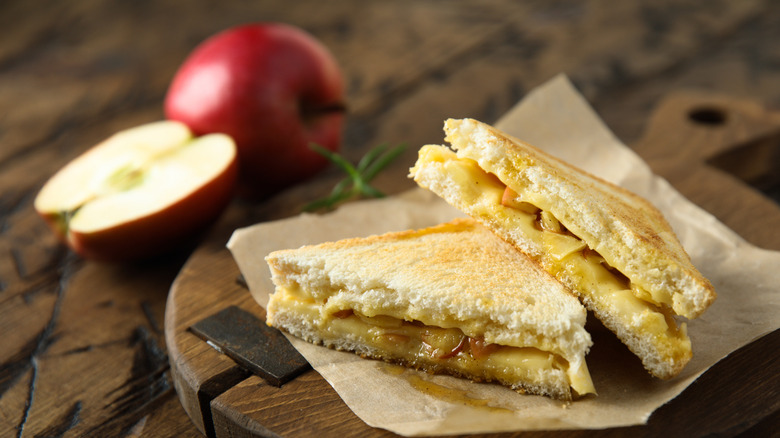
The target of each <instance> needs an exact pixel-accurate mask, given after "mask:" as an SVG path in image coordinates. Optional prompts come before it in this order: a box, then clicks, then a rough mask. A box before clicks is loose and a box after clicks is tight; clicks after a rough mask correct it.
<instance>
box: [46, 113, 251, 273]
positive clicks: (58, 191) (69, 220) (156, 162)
mask: <svg viewBox="0 0 780 438" xmlns="http://www.w3.org/2000/svg"><path fill="white" fill-rule="evenodd" d="M236 162H237V153H236V147H235V144H234V142H233V140H232V139H230V137H228V136H226V135H224V134H212V135H206V136H203V137H198V138H194V137H193V135H192V132H191V131H190V130H189V128H187V126H185V125H184V124H182V123H180V122H174V121H163V122H155V123H149V124H146V125H142V126H139V127H136V128H132V129H128V130H126V131H122V132H119V133H117V134H114V135H113V136H111V137H110V138H108V139H107V140H105V141H103V142H102V143H100V144H98V145H97V146H94V147H93V148H91V149H89V150H88V151H86V152H85V153H84V154H82V155H81V156H79V157H77V158H76V159H74V160H73V161H71V162H70V163H68V164H67V165H66V166H65V167H63V168H62V169H61V170H60V171H59V172H57V173H56V174H55V175H54V176H53V177H52V178H51V179H50V180H49V181H48V182H47V183H46V184H45V185H44V186H43V188H42V189H41V191H40V192H39V193H38V196H37V197H36V198H35V210H36V211H37V212H38V214H40V215H41V216H42V217H43V218H44V220H46V222H47V223H48V224H49V226H50V227H51V228H52V229H53V230H54V231H55V232H56V233H57V234H58V235H59V237H60V238H62V240H63V241H65V242H66V243H67V244H68V245H69V246H70V247H71V248H72V249H73V250H74V251H75V252H77V253H78V254H80V255H82V256H84V257H86V258H93V259H102V260H129V259H136V258H141V257H147V256H151V255H156V254H159V253H161V252H164V251H167V250H170V249H172V247H173V246H174V245H176V244H179V243H181V242H182V241H183V240H185V239H187V238H188V237H191V236H192V234H194V233H196V232H198V231H200V230H201V229H203V227H205V226H206V225H208V224H209V223H211V222H212V221H213V220H214V219H216V217H217V216H218V215H219V214H220V212H221V211H222V210H223V209H224V207H225V206H226V205H227V203H228V202H229V201H230V199H231V198H232V196H233V191H234V188H235V184H236V179H237V164H236Z"/></svg>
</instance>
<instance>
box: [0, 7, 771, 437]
mask: <svg viewBox="0 0 780 438" xmlns="http://www.w3.org/2000/svg"><path fill="white" fill-rule="evenodd" d="M250 21H284V22H288V23H292V24H295V25H298V26H301V27H303V28H304V29H306V30H308V31H310V32H312V33H313V34H314V35H315V36H316V37H318V38H320V39H321V40H322V41H323V42H324V43H325V44H326V45H327V46H328V47H329V48H331V50H332V51H333V53H334V55H335V56H336V58H337V59H338V60H339V62H340V63H341V64H342V66H343V68H344V72H345V77H346V78H347V84H348V103H349V113H348V124H347V128H346V133H345V134H346V135H345V144H344V153H345V155H346V156H347V157H349V158H351V159H356V158H357V157H359V156H360V155H362V154H363V152H364V151H365V150H367V148H369V147H370V146H373V145H375V144H378V143H381V142H391V143H401V142H405V143H408V144H409V145H410V148H409V150H408V151H407V153H406V154H405V155H403V156H402V158H401V159H400V160H399V161H398V162H397V163H396V164H395V165H394V166H392V168H390V169H389V170H388V171H387V172H385V173H384V174H382V175H380V177H379V178H378V181H377V185H378V186H379V187H380V188H381V189H383V190H385V191H386V192H388V193H397V192H400V191H403V190H405V189H407V188H410V187H411V184H412V183H411V182H410V181H408V179H407V178H406V172H407V168H408V166H409V164H411V162H412V161H413V157H414V150H415V149H416V147H417V146H418V145H420V144H422V143H426V142H438V141H440V137H441V126H440V125H441V120H442V119H444V118H445V117H449V116H463V115H468V116H472V117H476V118H479V119H482V120H485V121H488V122H492V121H494V120H495V119H496V118H497V117H499V116H500V115H501V114H502V113H504V112H505V111H506V110H507V109H508V108H509V107H510V106H511V105H512V104H514V103H515V102H516V101H517V100H518V99H519V98H520V97H522V96H523V95H524V94H525V92H527V91H528V90H529V89H531V88H532V87H534V86H536V85H538V84H540V83H541V82H543V81H545V80H546V79H548V78H549V77H551V76H553V75H555V74H557V73H559V72H562V71H563V72H565V73H567V74H569V76H570V77H571V78H572V79H573V80H574V82H575V83H576V84H577V86H578V87H579V88H580V89H581V90H582V91H583V92H584V93H585V95H586V96H587V97H588V99H589V100H590V101H591V102H593V103H594V105H595V107H596V109H597V110H598V111H599V112H600V113H601V114H602V116H603V117H604V118H605V120H606V121H607V123H608V124H609V126H610V127H611V128H613V129H614V130H615V132H616V133H618V135H619V136H620V137H621V138H623V139H624V140H626V141H628V142H629V143H634V142H635V141H636V140H637V139H639V138H640V137H641V134H642V128H643V127H644V126H645V123H646V122H647V119H648V117H649V116H650V114H651V110H652V108H654V107H655V106H656V104H657V103H658V99H659V98H660V97H661V96H663V95H667V94H668V93H669V92H671V91H675V90H678V89H682V88H695V89H700V90H703V91H707V92H720V93H725V94H727V95H736V96H740V97H743V98H746V99H751V100H755V101H758V102H760V103H762V104H764V105H765V106H768V107H770V108H771V107H774V108H780V48H779V46H778V45H777V44H776V41H778V40H780V4H778V3H777V2H772V1H768V0H767V1H760V0H749V1H740V2H726V1H711V2H697V1H692V0H683V1H661V2H656V1H643V2H612V1H607V0H588V1H574V0H562V1H556V2H503V1H489V0H478V1H465V0H457V1H451V2H446V3H444V2H438V1H411V0H406V1H399V2H364V1H358V0H349V1H344V2H338V3H333V2H315V1H311V0H305V1H297V2H286V1H285V2H283V1H278V0H273V1H263V2H243V1H238V0H234V1H224V2H218V3H215V2H205V1H195V2H192V1H187V2H185V1H182V0H164V1H155V2H126V1H125V2H123V1H118V0H111V1H99V0H81V1H78V2H61V1H56V0H38V1H35V2H28V1H22V0H7V1H3V2H1V3H0V29H2V38H0V333H2V334H3V337H2V341H1V342H0V435H2V436H15V435H20V436H35V435H41V434H50V435H63V434H64V435H89V434H93V435H94V434H96V433H98V432H100V433H102V434H105V435H123V434H131V435H132V434H141V433H143V434H144V435H151V436H188V435H193V434H196V435H197V434H198V432H197V429H196V428H195V426H193V425H192V424H191V422H190V420H189V419H188V418H187V415H185V414H184V410H183V409H182V406H181V405H180V404H179V401H178V400H177V397H176V394H175V392H174V389H173V379H172V378H171V376H170V370H169V369H168V368H167V360H166V359H167V354H168V349H167V347H166V345H165V340H164V336H163V334H162V327H163V314H164V310H165V309H164V308H165V300H166V296H167V293H168V290H169V288H170V285H171V283H172V281H173V280H174V278H176V274H177V273H178V271H179V269H180V268H181V267H182V265H183V264H184V261H185V260H186V259H187V258H188V257H189V255H190V254H191V252H192V249H193V248H195V246H196V243H197V242H196V241H195V242H193V243H192V245H190V247H188V248H181V250H180V251H177V252H176V253H175V254H167V255H161V256H160V257H159V258H157V259H155V260H150V261H147V262H144V263H139V264H131V265H122V266H111V265H103V264H97V263H92V262H86V261H83V260H79V259H77V258H76V257H75V256H74V255H73V254H72V253H70V252H69V251H68V250H66V249H65V248H64V247H63V246H61V245H60V244H59V243H58V242H57V241H56V239H54V237H53V236H52V235H51V233H49V232H48V230H47V229H46V228H45V226H44V224H43V223H42V221H40V220H39V219H38V218H37V217H36V216H35V214H34V212H33V209H32V201H33V199H34V197H35V194H36V193H37V191H38V189H39V188H40V187H41V186H42V184H43V183H44V181H45V180H46V179H47V178H48V177H49V176H50V175H52V174H53V173H54V172H55V171H56V170H57V169H59V168H60V167H61V166H62V165H64V164H65V163H66V162H68V161H69V160H70V159H72V158H74V157H75V156H77V155H78V154H80V153H81V152H83V151H84V150H86V149H87V148H88V147H90V146H91V145H93V144H95V143H96V142H98V141H100V140H102V139H104V138H105V137H107V136H108V135H110V134H111V133H113V132H116V131H117V130H119V129H123V128H127V127H131V126H134V125H138V124H141V123H144V122H149V121H153V120H157V119H159V118H161V117H162V99H163V98H164V95H165V90H166V87H167V85H168V83H169V81H170V78H171V77H172V75H173V73H174V72H175V70H176V68H177V66H178V65H179V64H180V63H181V61H182V60H183V59H184V57H185V56H186V54H187V53H188V52H189V51H190V50H192V48H193V47H194V46H195V45H196V44H197V43H198V42H200V41H202V40H203V39H205V38H206V37H207V36H209V35H212V34H214V33H216V32H218V31H220V30H222V29H225V28H227V27H230V26H233V25H236V24H240V23H246V22H250ZM338 178H339V175H338V174H337V173H336V172H335V171H334V170H329V171H327V172H324V173H323V174H322V175H320V176H319V177H318V178H317V179H315V180H312V181H310V182H308V183H305V184H301V185H299V186H297V187H295V188H292V189H290V190H289V191H287V192H285V193H284V194H280V195H279V196H276V197H274V198H272V199H269V200H267V201H266V202H263V203H257V204H248V203H243V202H240V201H236V202H235V203H234V204H233V205H232V206H231V209H230V211H228V213H227V215H226V217H228V218H229V220H228V221H227V222H228V223H232V224H239V223H243V224H247V223H252V222H256V221H262V220H270V219H277V218H281V217H285V216H290V215H293V214H296V213H297V212H298V211H299V209H300V207H301V206H302V205H303V204H305V203H306V202H308V201H310V200H312V199H314V198H316V197H319V196H322V195H323V194H324V193H326V192H327V191H328V190H329V189H330V187H331V186H332V184H333V183H334V182H335V181H336V180H337V179H338ZM703 202H706V200H704V201H703ZM735 222H739V219H736V218H735ZM759 228H760V227H759ZM740 232H743V231H740ZM744 232H745V233H746V234H749V233H751V232H752V231H750V230H744ZM222 237H224V234H222V235H220V233H213V234H211V235H210V236H209V237H208V238H205V237H204V239H205V240H201V241H203V242H205V244H206V246H207V247H213V248H219V247H221V246H222V245H223V244H224V241H222V240H220V239H221V238H222ZM750 239H751V240H754V239H761V237H760V235H759V234H756V235H755V236H754V237H751V238H750ZM199 250H200V249H199ZM204 354H206V353H204ZM228 369H230V367H228ZM226 378H227V380H230V379H231V378H235V376H233V375H230V373H228V375H227V376H226ZM213 385H215V386H219V385H218V384H217V383H213ZM206 389H207V390H209V391H214V390H215V388H212V387H209V388H206Z"/></svg>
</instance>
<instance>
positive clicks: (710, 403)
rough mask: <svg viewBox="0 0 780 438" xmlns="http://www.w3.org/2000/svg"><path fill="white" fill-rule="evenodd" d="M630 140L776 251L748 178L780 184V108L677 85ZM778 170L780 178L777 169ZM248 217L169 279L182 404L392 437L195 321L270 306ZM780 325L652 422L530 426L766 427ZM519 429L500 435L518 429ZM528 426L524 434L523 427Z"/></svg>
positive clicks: (285, 428)
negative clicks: (245, 246) (246, 250)
mask: <svg viewBox="0 0 780 438" xmlns="http://www.w3.org/2000/svg"><path fill="white" fill-rule="evenodd" d="M634 149H635V150H636V151H637V152H638V153H639V154H640V155H641V156H642V157H643V158H644V159H645V160H646V161H647V162H648V163H649V164H650V165H651V167H653V170H654V171H655V172H656V173H657V174H660V175H662V176H663V177H665V178H666V179H668V180H669V181H670V182H671V183H672V184H673V185H674V186H675V187H676V188H677V189H678V190H679V191H681V192H682V193H683V194H684V195H685V196H686V197H688V198H689V199H690V200H691V201H693V202H694V203H696V204H698V205H700V206H701V207H703V208H705V209H706V210H708V211H709V212H711V213H713V214H714V215H715V216H717V217H718V218H719V219H720V220H721V221H723V222H724V223H725V224H726V225H728V226H729V227H731V228H732V229H734V230H735V231H736V232H738V233H739V234H740V235H742V236H743V237H744V238H745V239H747V240H748V241H750V242H752V243H754V244H756V245H758V246H760V247H763V248H768V249H774V250H780V232H779V231H778V230H780V206H778V204H777V203H776V202H773V201H772V200H771V199H769V198H768V197H767V196H766V195H765V194H764V193H762V192H761V191H759V190H757V189H755V188H753V187H752V186H751V185H749V184H747V183H746V181H748V182H750V183H751V184H753V185H754V186H764V187H765V188H766V189H767V190H771V188H772V187H775V193H777V190H776V188H777V187H780V185H778V182H780V114H779V113H772V112H768V111H766V110H765V109H764V108H762V107H761V106H759V105H757V104H755V103H753V102H746V101H738V100H734V99H730V98H726V97H713V96H709V95H706V94H697V93H676V94H674V95H671V96H669V97H668V98H666V99H664V100H663V101H662V102H661V103H660V105H659V106H658V108H657V109H656V111H655V112H654V115H653V117H652V118H651V119H650V121H649V123H648V126H647V129H646V132H645V135H644V136H643V138H642V139H641V140H640V141H639V142H638V143H637V144H636V145H634ZM775 175H779V176H775ZM242 220H245V218H242V217H240V215H230V214H228V215H227V216H226V217H225V218H223V220H222V221H221V222H220V224H218V226H217V227H216V229H215V231H214V234H213V235H212V236H211V237H210V238H209V239H208V240H207V241H206V243H204V244H203V245H202V246H201V247H200V248H198V249H197V250H196V251H195V252H194V254H193V255H192V257H191V258H190V259H189V260H188V262H187V263H186V265H185V266H184V268H183V269H182V271H181V272H180V274H179V275H178V277H177V279H176V281H175V282H174V283H173V285H172V288H171V291H170V294H169V297H168V302H167V307H166V315H165V336H166V341H167V344H168V352H169V360H170V364H171V372H172V375H173V378H174V383H175V385H176V390H177V393H178V395H179V399H180V400H181V403H182V405H183V406H184V408H185V410H186V411H187V413H188V415H189V416H190V418H191V419H192V421H193V423H194V424H195V425H196V426H197V427H198V429H200V430H201V432H204V433H205V434H206V435H208V436H219V437H222V436H231V437H235V436H309V435H312V434H315V433H317V432H322V431H327V432H328V433H327V435H328V436H356V437H358V436H359V437H380V436H381V437H384V436H392V435H393V434H392V433H390V432H387V431H384V430H381V429H374V428H371V427H369V426H367V425H366V424H364V423H363V422H362V421H361V420H360V419H359V418H357V417H356V416H355V415H354V414H353V413H352V412H351V411H350V410H349V408H348V407H347V406H346V405H345V404H344V403H343V402H342V401H341V399H340V398H339V396H338V395H337V394H336V392H335V391H334V390H333V389H332V388H331V387H330V386H329V384H328V383H327V382H326V381H325V380H324V379H323V378H322V377H320V375H319V374H318V373H317V372H315V371H308V372H306V373H304V374H303V375H301V376H299V377H297V378H296V379H294V380H293V381H291V382H288V383H286V384H285V385H284V386H282V387H281V388H276V387H274V386H270V385H268V384H266V383H265V382H264V381H263V380H262V379H261V378H259V377H257V376H254V375H252V374H250V373H249V372H247V371H245V370H244V369H242V368H241V367H239V366H238V365H236V363H235V362H234V361H233V360H231V359H229V358H228V357H227V356H225V355H222V354H221V353H219V352H217V351H216V350H215V349H214V348H212V347H211V346H209V345H208V344H207V343H206V342H204V341H203V340H202V339H200V338H199V337H197V336H195V335H194V334H193V333H192V332H191V331H190V330H189V327H190V326H192V325H193V324H194V323H196V322H198V321H200V320H202V319H204V318H206V317H208V316H211V315H213V314H214V313H216V312H218V311H220V310H222V309H224V308H226V307H228V306H230V305H235V306H238V307H240V308H242V309H244V310H247V311H249V312H251V313H253V314H256V315H257V316H258V317H260V318H264V316H265V315H264V311H263V309H261V308H260V307H259V306H258V305H257V304H256V303H255V302H254V301H253V300H252V298H251V296H250V294H249V292H248V290H247V289H246V287H245V286H244V285H243V284H242V283H241V281H240V273H239V270H238V268H237V266H236V265H235V263H234V261H233V259H232V257H231V255H230V253H229V252H228V251H227V249H225V246H224V245H225V243H226V241H227V238H228V237H229V234H230V232H231V231H232V230H233V229H235V228H236V227H238V226H244V225H248V224H245V223H242ZM778 268H780V267H778ZM778 364H780V331H775V332H774V333H772V334H769V335H767V336H764V337H763V338H761V339H759V340H758V341H755V342H753V343H752V344H750V345H748V346H746V347H744V348H742V349H740V350H739V351H737V352H736V353H734V354H732V355H730V356H729V357H727V358H726V359H724V360H722V361H721V362H719V363H718V364H717V365H716V366H714V367H712V368H711V369H710V370H709V371H707V372H706V373H705V374H704V375H703V376H702V377H700V378H699V380H697V381H696V382H694V384H692V385H691V386H690V387H689V388H688V389H687V390H686V391H684V392H683V393H682V394H681V395H680V396H678V397H677V398H676V399H674V400H673V401H671V402H670V403H668V404H667V405H665V406H663V407H662V408H660V409H659V410H657V411H656V412H655V413H654V414H653V415H652V417H651V418H650V420H649V422H648V424H647V425H645V426H641V427H631V428H621V429H610V430H605V431H557V432H556V431H550V432H534V433H533V435H534V436H555V437H564V436H566V437H568V436H581V435H583V434H584V433H587V434H588V436H593V435H596V436H606V435H609V436H615V435H618V436H623V435H629V434H630V435H632V436H636V435H638V436H654V435H658V434H660V433H663V432H664V431H666V432H668V431H674V432H675V434H679V435H682V434H688V435H691V436H698V435H707V434H734V433H738V432H741V431H743V430H746V429H749V428H751V427H752V428H753V429H752V431H759V430H764V429H762V428H767V429H766V430H770V429H768V428H771V427H772V426H773V425H774V424H775V423H777V421H778V418H777V417H778V412H779V410H780V401H778V400H777V391H778V387H780V377H779V376H780V365H778ZM514 435H517V434H502V435H500V436H514ZM523 436H526V435H523Z"/></svg>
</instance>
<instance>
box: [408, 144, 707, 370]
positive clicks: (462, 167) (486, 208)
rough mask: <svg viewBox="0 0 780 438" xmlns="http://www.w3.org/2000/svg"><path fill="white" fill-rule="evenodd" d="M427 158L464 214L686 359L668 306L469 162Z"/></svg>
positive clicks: (434, 154) (685, 345)
mask: <svg viewBox="0 0 780 438" xmlns="http://www.w3.org/2000/svg"><path fill="white" fill-rule="evenodd" d="M421 153H422V152H421ZM425 153H426V154H427V155H426V156H425V158H424V161H428V162H430V161H434V162H439V163H440V164H441V165H443V166H444V169H445V172H446V173H447V174H448V175H449V177H450V178H451V179H452V180H454V181H455V182H456V184H457V189H458V192H459V194H460V196H461V197H462V199H463V200H464V202H465V203H467V204H468V206H467V209H466V210H465V211H466V212H468V213H469V214H470V215H472V216H474V217H475V218H479V217H483V218H485V220H486V221H490V222H495V221H496V219H497V220H498V221H499V222H500V223H501V224H504V226H505V227H506V228H508V229H510V230H520V232H519V233H518V234H522V235H523V236H525V238H527V239H529V240H531V241H532V242H534V244H535V245H536V247H535V248H530V249H532V250H535V251H529V253H531V254H532V256H534V257H535V258H537V259H538V260H539V262H540V264H541V265H542V266H543V267H544V268H545V269H546V270H547V271H549V272H550V273H551V274H553V275H554V276H555V277H556V278H558V279H559V280H560V281H561V282H563V283H564V284H565V285H566V286H568V287H569V288H571V289H574V290H577V291H578V292H580V293H581V294H582V295H583V299H584V300H585V301H586V302H588V301H591V302H593V303H596V305H597V307H599V308H600V309H602V311H607V312H609V313H610V314H611V315H613V316H615V317H616V319H617V320H619V321H620V325H622V326H623V327H631V328H632V329H633V330H634V331H637V332H642V333H643V334H645V335H646V337H647V338H648V339H652V340H653V345H654V346H655V348H656V349H657V350H658V353H659V355H661V356H663V357H664V358H665V360H673V361H677V360H680V359H682V358H685V357H689V356H690V351H691V345H690V339H689V338H688V336H687V329H686V325H685V323H682V324H681V325H680V326H679V327H678V326H677V322H676V321H675V320H674V318H673V316H672V312H671V310H670V309H669V308H668V307H667V306H666V304H661V303H657V302H654V300H653V297H652V295H651V294H650V293H649V292H647V291H645V290H644V289H643V288H642V287H640V286H638V285H636V284H632V283H631V282H630V281H629V280H628V279H627V278H626V277H625V276H624V275H623V274H621V273H620V272H618V271H617V270H615V269H614V268H612V267H611V266H609V265H608V264H607V262H606V261H605V260H604V258H603V257H601V256H600V255H599V254H598V253H596V252H595V251H593V250H591V249H590V248H588V246H587V244H586V243H585V242H584V241H582V240H580V239H579V238H578V237H576V236H574V235H573V234H571V233H570V232H569V231H568V230H566V229H565V227H563V226H562V225H561V224H560V223H559V222H558V220H557V219H556V218H555V217H554V216H553V215H552V214H550V213H549V212H546V211H544V210H541V209H540V208H538V207H537V206H535V205H532V204H531V203H528V202H525V201H524V200H523V199H522V198H520V197H518V195H517V194H516V193H514V192H513V191H512V190H511V189H508V188H507V186H506V185H505V184H504V183H503V182H501V181H500V180H499V179H498V177H496V176H495V175H492V174H490V173H488V172H486V171H485V170H484V169H482V168H481V167H479V165H478V164H477V163H476V162H475V161H473V160H470V159H464V158H457V157H456V155H455V154H454V153H453V152H451V151H449V150H446V149H444V148H441V147H433V148H426V151H425ZM517 240H518V241H520V240H521V239H517ZM534 252H535V253H536V254H533V253H534Z"/></svg>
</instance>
